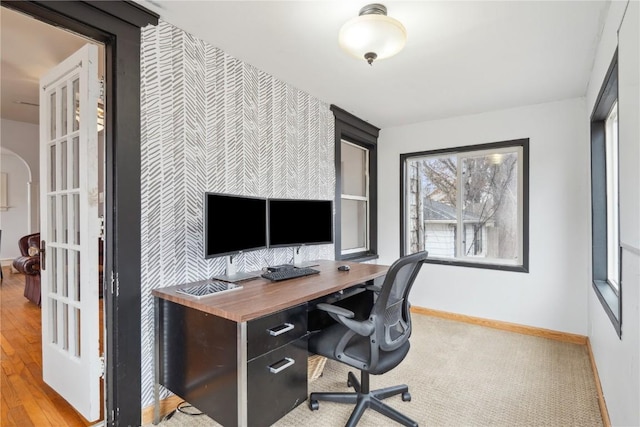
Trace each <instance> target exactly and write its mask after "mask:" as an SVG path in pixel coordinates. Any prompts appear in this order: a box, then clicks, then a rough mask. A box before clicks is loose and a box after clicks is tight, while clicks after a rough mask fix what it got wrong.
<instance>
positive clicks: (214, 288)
mask: <svg viewBox="0 0 640 427" xmlns="http://www.w3.org/2000/svg"><path fill="white" fill-rule="evenodd" d="M236 289H242V286H240V285H236V284H235V283H229V282H222V281H220V280H212V281H210V282H207V283H203V284H202V285H195V286H188V287H185V288H178V289H176V292H178V293H181V294H184V295H189V296H192V297H195V298H204V297H207V296H210V295H213V294H218V293H220V292H225V291H232V290H236Z"/></svg>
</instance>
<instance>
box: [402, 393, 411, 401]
mask: <svg viewBox="0 0 640 427" xmlns="http://www.w3.org/2000/svg"><path fill="white" fill-rule="evenodd" d="M402 401H403V402H411V395H410V394H409V392H408V391H405V392H404V393H402Z"/></svg>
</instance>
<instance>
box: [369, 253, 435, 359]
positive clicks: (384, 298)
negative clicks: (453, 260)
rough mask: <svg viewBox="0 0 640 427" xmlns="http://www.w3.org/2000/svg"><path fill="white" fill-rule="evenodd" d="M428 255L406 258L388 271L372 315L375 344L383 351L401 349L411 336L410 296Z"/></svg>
mask: <svg viewBox="0 0 640 427" xmlns="http://www.w3.org/2000/svg"><path fill="white" fill-rule="evenodd" d="M427 255H428V253H427V252H426V251H423V252H418V253H415V254H411V255H406V256H403V257H401V258H399V259H398V260H396V261H395V262H394V263H393V264H392V265H391V267H389V271H388V272H387V275H386V276H385V279H384V282H383V284H382V288H381V290H380V292H379V294H378V295H377V297H376V300H375V303H374V306H373V309H372V311H371V319H372V320H373V322H374V325H375V335H376V341H377V343H378V346H379V347H380V349H381V350H383V351H391V350H395V349H397V348H399V347H400V346H402V345H403V344H404V343H405V342H406V341H407V340H408V339H409V336H410V335H411V314H410V311H409V309H410V307H411V306H410V304H409V292H410V291H411V287H412V286H413V282H414V281H415V279H416V276H417V275H418V272H419V271H420V268H421V267H422V264H423V263H424V261H425V260H426V259H427Z"/></svg>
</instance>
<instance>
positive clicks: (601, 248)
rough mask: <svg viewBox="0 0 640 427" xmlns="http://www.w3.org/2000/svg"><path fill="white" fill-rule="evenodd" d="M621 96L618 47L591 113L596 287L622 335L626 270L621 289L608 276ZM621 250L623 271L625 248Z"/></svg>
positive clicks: (593, 269)
mask: <svg viewBox="0 0 640 427" xmlns="http://www.w3.org/2000/svg"><path fill="white" fill-rule="evenodd" d="M617 99H618V50H617V49H616V51H615V52H614V54H613V58H612V59H611V63H610V64H609V68H608V69H607V73H606V74H605V77H604V81H603V82H602V86H601V87H600V92H598V97H597V99H596V103H595V105H594V107H593V111H592V113H591V269H592V279H593V282H592V287H593V290H594V292H595V293H596V296H597V297H598V300H599V301H600V304H602V308H603V309H604V311H605V313H607V317H609V320H611V324H612V325H613V327H614V329H615V330H616V333H617V334H618V337H619V338H622V280H621V278H622V274H620V276H619V277H618V284H619V286H618V290H617V291H616V289H614V287H613V286H612V285H611V284H610V283H609V282H608V279H607V262H608V261H607V258H608V254H607V251H608V248H607V171H606V169H607V168H606V164H607V158H606V120H607V116H608V115H609V113H610V111H611V107H613V104H614V103H615V102H616V100H617ZM618 250H619V252H618V253H619V255H618V256H619V257H620V258H619V259H620V273H621V272H622V250H621V248H619V249H618Z"/></svg>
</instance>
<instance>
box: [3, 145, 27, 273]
mask: <svg viewBox="0 0 640 427" xmlns="http://www.w3.org/2000/svg"><path fill="white" fill-rule="evenodd" d="M0 171H2V172H3V173H6V174H7V204H8V206H9V208H8V209H7V210H6V211H3V212H0V229H2V246H1V247H0V261H1V262H2V265H10V264H11V261H12V260H13V259H14V258H15V257H17V256H20V250H19V249H18V240H19V239H20V238H21V237H22V236H24V235H26V234H29V223H28V219H29V212H28V185H29V169H28V168H27V165H26V164H25V163H24V161H23V160H22V159H21V158H19V157H18V156H16V155H15V154H13V153H9V152H7V151H5V150H3V151H2V155H1V156H0Z"/></svg>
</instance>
